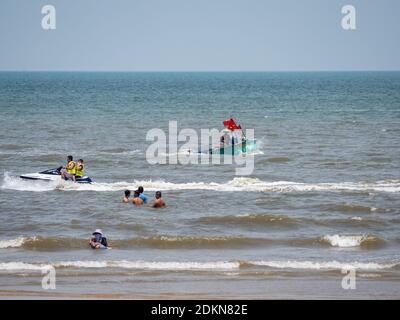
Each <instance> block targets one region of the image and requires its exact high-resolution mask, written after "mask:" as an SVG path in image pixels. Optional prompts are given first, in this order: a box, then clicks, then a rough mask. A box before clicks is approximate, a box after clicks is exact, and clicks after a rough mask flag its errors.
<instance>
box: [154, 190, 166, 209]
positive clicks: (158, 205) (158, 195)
mask: <svg viewBox="0 0 400 320" xmlns="http://www.w3.org/2000/svg"><path fill="white" fill-rule="evenodd" d="M151 206H152V207H153V208H161V207H165V201H164V200H163V198H162V197H161V191H157V192H156V195H155V200H153V201H152V203H151Z"/></svg>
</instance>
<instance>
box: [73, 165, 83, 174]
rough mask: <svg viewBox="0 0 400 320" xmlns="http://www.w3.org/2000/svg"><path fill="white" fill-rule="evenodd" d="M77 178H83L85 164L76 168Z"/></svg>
mask: <svg viewBox="0 0 400 320" xmlns="http://www.w3.org/2000/svg"><path fill="white" fill-rule="evenodd" d="M75 176H76V177H83V164H80V165H76V166H75Z"/></svg>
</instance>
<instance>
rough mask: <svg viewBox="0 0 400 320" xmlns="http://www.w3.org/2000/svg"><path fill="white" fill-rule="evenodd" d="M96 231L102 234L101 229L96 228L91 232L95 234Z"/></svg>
mask: <svg viewBox="0 0 400 320" xmlns="http://www.w3.org/2000/svg"><path fill="white" fill-rule="evenodd" d="M96 233H98V234H101V235H102V234H103V231H101V229H96V230H94V232H93V234H96Z"/></svg>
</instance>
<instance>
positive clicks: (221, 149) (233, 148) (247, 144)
mask: <svg viewBox="0 0 400 320" xmlns="http://www.w3.org/2000/svg"><path fill="white" fill-rule="evenodd" d="M223 123H224V127H225V129H224V130H223V131H222V135H221V138H220V145H219V146H217V147H213V148H210V149H208V153H210V154H229V155H233V156H237V155H240V154H243V153H253V152H255V151H256V149H257V141H256V140H255V139H253V140H250V139H246V137H245V135H244V133H243V130H242V127H241V126H240V125H237V124H236V123H235V121H234V120H233V119H232V118H231V119H229V120H225V121H224V122H223Z"/></svg>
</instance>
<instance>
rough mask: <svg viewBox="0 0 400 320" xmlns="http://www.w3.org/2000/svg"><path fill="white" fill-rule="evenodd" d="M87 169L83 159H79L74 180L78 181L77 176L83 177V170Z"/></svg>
mask: <svg viewBox="0 0 400 320" xmlns="http://www.w3.org/2000/svg"><path fill="white" fill-rule="evenodd" d="M84 169H85V165H84V164H83V160H82V159H79V160H78V161H77V162H76V165H75V176H74V178H73V180H74V181H76V178H82V177H83V170H84Z"/></svg>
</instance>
